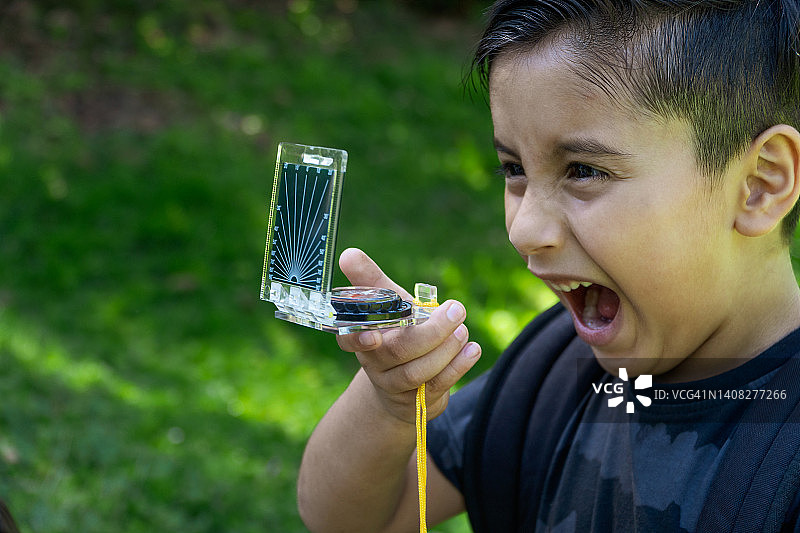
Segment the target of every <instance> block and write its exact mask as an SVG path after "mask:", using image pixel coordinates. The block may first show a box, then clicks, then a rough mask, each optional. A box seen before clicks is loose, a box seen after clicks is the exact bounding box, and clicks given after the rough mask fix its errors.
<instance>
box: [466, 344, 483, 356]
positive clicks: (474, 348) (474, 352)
mask: <svg viewBox="0 0 800 533" xmlns="http://www.w3.org/2000/svg"><path fill="white" fill-rule="evenodd" d="M480 354H481V347H480V345H479V344H478V343H477V342H471V343H469V344H468V345H467V347H466V348H465V349H464V355H465V356H466V357H467V358H468V359H474V358H476V357H478V356H479V355H480Z"/></svg>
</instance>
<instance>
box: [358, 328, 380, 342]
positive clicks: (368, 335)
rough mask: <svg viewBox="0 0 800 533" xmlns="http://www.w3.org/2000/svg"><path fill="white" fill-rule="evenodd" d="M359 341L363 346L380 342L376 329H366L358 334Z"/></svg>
mask: <svg viewBox="0 0 800 533" xmlns="http://www.w3.org/2000/svg"><path fill="white" fill-rule="evenodd" d="M358 342H359V343H361V346H375V345H376V344H378V337H377V335H376V334H375V332H374V331H365V332H364V333H361V334H360V335H359V336H358Z"/></svg>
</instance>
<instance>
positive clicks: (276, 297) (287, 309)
mask: <svg viewBox="0 0 800 533" xmlns="http://www.w3.org/2000/svg"><path fill="white" fill-rule="evenodd" d="M346 167H347V152H345V151H344V150H336V149H333V148H323V147H319V146H306V145H302V144H292V143H280V145H279V146H278V158H277V161H276V164H275V180H274V182H273V187H272V201H271V203H270V210H269V225H268V226H267V242H266V253H265V255H264V271H263V276H262V281H261V299H262V300H266V301H269V302H272V303H273V304H275V306H276V307H277V308H278V310H277V311H276V312H275V316H276V317H277V318H280V319H282V320H287V321H289V322H293V323H295V324H300V325H303V326H307V327H311V328H315V329H319V330H323V331H330V332H333V333H339V334H343V333H351V332H354V331H360V330H366V329H381V328H396V327H403V326H410V325H413V324H417V323H420V322H422V321H424V320H426V319H427V318H428V317H429V316H430V312H431V310H432V309H433V308H434V307H436V306H437V305H438V303H437V300H436V297H437V296H436V287H435V286H433V285H427V284H423V283H418V284H417V285H416V287H415V290H414V292H415V300H414V302H406V301H403V300H402V299H401V298H400V297H399V296H398V295H397V293H395V292H394V291H391V290H389V289H380V288H374V287H339V288H334V289H333V290H331V288H330V285H331V278H332V275H333V263H334V255H335V250H336V236H337V231H338V222H339V203H340V197H341V190H342V181H343V179H344V174H345V170H346Z"/></svg>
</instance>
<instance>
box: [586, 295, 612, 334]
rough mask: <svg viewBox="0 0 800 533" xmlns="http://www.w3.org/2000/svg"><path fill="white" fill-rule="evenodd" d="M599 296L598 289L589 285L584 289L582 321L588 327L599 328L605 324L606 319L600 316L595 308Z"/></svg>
mask: <svg viewBox="0 0 800 533" xmlns="http://www.w3.org/2000/svg"><path fill="white" fill-rule="evenodd" d="M599 297H600V289H599V288H597V287H595V286H591V287H589V288H588V289H587V290H586V299H585V302H584V304H583V317H582V318H583V323H584V324H586V325H587V326H589V327H590V328H595V329H599V328H601V327H603V326H605V325H606V324H608V321H607V320H606V319H604V318H603V317H602V316H600V312H599V311H598V310H597V301H598V299H599Z"/></svg>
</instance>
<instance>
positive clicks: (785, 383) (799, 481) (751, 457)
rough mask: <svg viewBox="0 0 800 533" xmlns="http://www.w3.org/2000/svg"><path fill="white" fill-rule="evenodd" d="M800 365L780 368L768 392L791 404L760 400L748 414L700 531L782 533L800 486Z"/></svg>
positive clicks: (714, 484) (724, 463) (719, 475)
mask: <svg viewBox="0 0 800 533" xmlns="http://www.w3.org/2000/svg"><path fill="white" fill-rule="evenodd" d="M799 370H800V360H799V359H797V358H794V359H791V360H790V361H788V362H787V363H786V364H784V365H783V366H781V367H780V369H779V370H778V371H777V373H776V375H775V376H774V377H773V378H772V379H771V380H770V382H769V384H767V385H765V386H764V388H765V389H771V390H785V391H786V393H787V397H786V399H785V400H783V399H781V400H760V401H758V402H756V403H754V405H752V406H750V408H749V409H748V410H747V411H746V412H745V414H744V416H743V417H742V420H741V422H740V423H739V425H738V426H737V428H736V429H735V430H734V433H733V435H732V437H731V441H730V442H729V443H728V449H727V451H726V452H725V456H724V457H723V459H722V461H721V463H720V465H719V469H718V470H717V473H716V475H715V477H714V479H713V480H712V482H711V487H710V489H709V492H708V496H707V497H706V501H705V503H704V504H703V510H702V511H701V513H700V518H699V520H698V523H697V531H715V532H720V533H724V532H747V531H762V532H776V533H777V532H778V531H780V530H781V526H782V525H783V522H784V520H785V518H786V516H787V512H788V511H789V510H790V506H791V505H792V502H793V501H794V499H795V497H796V495H797V492H798V485H800V386H799V385H798V383H800V371H799Z"/></svg>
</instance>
